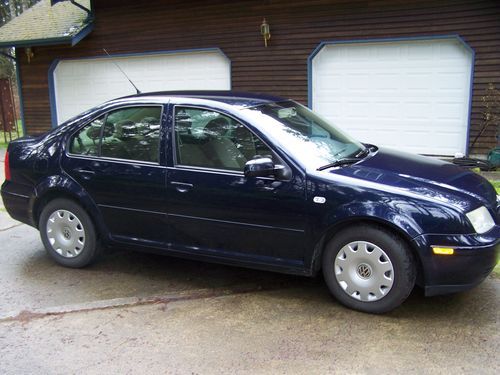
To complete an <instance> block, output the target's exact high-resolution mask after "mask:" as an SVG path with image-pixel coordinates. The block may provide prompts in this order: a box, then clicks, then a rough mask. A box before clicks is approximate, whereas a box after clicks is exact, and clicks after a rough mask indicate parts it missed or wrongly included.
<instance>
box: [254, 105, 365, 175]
mask: <svg viewBox="0 0 500 375" xmlns="http://www.w3.org/2000/svg"><path fill="white" fill-rule="evenodd" d="M249 110H251V111H253V112H254V113H253V115H254V116H253V117H254V118H255V117H257V119H256V120H257V121H258V122H259V124H262V125H267V123H269V126H265V131H266V133H269V135H270V136H272V137H273V139H274V140H275V141H276V142H278V143H280V144H281V145H282V146H283V147H284V148H286V149H288V150H291V151H293V154H294V156H295V157H296V158H297V159H298V161H299V162H301V163H302V164H303V165H304V166H306V167H307V168H314V169H318V168H320V167H322V166H325V165H329V164H331V163H335V162H337V161H339V160H342V159H345V158H354V157H356V156H357V155H358V154H359V153H361V152H362V151H364V150H365V146H363V145H362V144H361V143H360V142H358V141H356V140H355V139H353V138H351V137H350V136H348V135H347V134H345V133H343V132H342V131H340V130H339V129H338V128H336V127H335V126H334V125H332V124H330V123H329V122H327V121H326V120H324V119H322V118H321V117H319V116H318V115H316V114H315V113H314V112H312V111H311V110H310V109H308V108H307V107H304V106H303V105H300V104H298V103H296V102H293V101H285V102H279V103H271V104H265V105H261V106H257V107H252V108H250V109H249ZM255 115H257V116H255Z"/></svg>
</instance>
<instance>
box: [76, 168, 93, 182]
mask: <svg viewBox="0 0 500 375" xmlns="http://www.w3.org/2000/svg"><path fill="white" fill-rule="evenodd" d="M75 172H76V173H78V174H80V175H81V176H82V178H83V179H84V180H89V179H90V178H91V177H92V176H93V175H95V172H94V171H93V170H92V169H90V168H76V169H75Z"/></svg>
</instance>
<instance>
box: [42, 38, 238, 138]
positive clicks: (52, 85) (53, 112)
mask: <svg viewBox="0 0 500 375" xmlns="http://www.w3.org/2000/svg"><path fill="white" fill-rule="evenodd" d="M196 52H212V53H213V52H216V53H218V54H220V55H221V56H222V57H223V58H225V59H226V60H227V62H228V63H229V87H230V88H232V86H233V83H232V65H231V59H230V58H229V57H228V56H227V55H226V54H225V53H224V52H223V51H222V49H220V48H218V47H212V48H191V49H180V50H166V51H146V52H130V53H115V54H113V53H110V54H109V56H110V57H111V58H114V57H117V58H120V57H131V56H154V55H175V54H185V53H196ZM110 57H108V56H107V55H97V56H83V57H76V58H67V59H54V60H53V61H52V63H51V64H50V67H49V71H48V76H49V77H48V80H49V102H50V116H51V121H52V128H56V127H57V126H58V123H57V105H56V92H55V82H54V72H55V70H56V68H57V66H58V65H59V63H60V62H62V61H80V60H97V59H109V58H110ZM125 73H126V72H125ZM123 79H125V77H123Z"/></svg>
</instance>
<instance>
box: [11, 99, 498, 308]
mask: <svg viewBox="0 0 500 375" xmlns="http://www.w3.org/2000/svg"><path fill="white" fill-rule="evenodd" d="M5 169H6V181H5V182H4V184H3V185H2V198H3V200H4V204H5V207H6V209H7V211H8V212H9V214H10V215H11V216H12V217H13V218H14V219H17V220H19V221H22V222H24V223H27V224H29V225H32V226H34V227H36V228H38V229H39V231H40V234H41V238H42V241H43V243H44V245H45V247H46V249H47V252H48V254H49V255H50V256H51V257H52V258H53V259H54V260H55V261H56V262H58V263H60V264H62V265H64V266H68V267H84V266H86V265H88V264H89V263H90V262H92V261H93V260H94V259H95V258H96V257H97V255H98V254H99V252H100V250H101V249H102V248H105V247H106V246H110V245H118V246H122V247H123V246H126V247H135V248H138V249H139V248H140V249H149V250H150V251H155V252H160V253H163V254H169V255H175V256H181V257H188V258H193V259H199V260H206V261H213V262H220V263H225V264H231V265H238V266H246V267H252V268H258V269H264V270H272V271H279V272H285V273H292V274H299V275H305V276H313V275H316V274H317V273H318V272H320V271H322V272H323V275H324V278H325V280H326V283H327V284H328V287H329V288H330V290H331V292H332V294H333V295H334V296H335V297H336V298H337V299H338V300H339V301H340V302H341V303H343V304H345V305H346V306H348V307H350V308H353V309H357V310H361V311H366V312H373V313H382V312H386V311H389V310H391V309H393V308H395V307H397V306H398V305H400V304H401V303H402V302H403V301H404V300H405V299H406V298H407V296H408V295H409V293H410V292H411V290H412V289H413V287H414V285H415V283H417V284H418V285H420V286H422V287H423V288H424V289H425V292H426V294H427V295H435V294H441V293H449V292H457V291H461V290H465V289H468V288H471V287H473V286H474V285H476V284H478V283H480V282H481V281H482V280H483V279H484V278H485V277H486V276H487V275H488V274H489V273H490V272H491V270H492V269H493V267H494V266H495V264H496V262H497V254H498V249H499V247H500V245H499V242H500V240H499V237H500V226H499V217H500V215H499V208H500V204H499V200H498V197H497V195H496V192H495V190H494V188H493V187H492V186H491V184H490V183H488V181H486V180H485V179H483V178H482V177H480V176H478V175H476V174H474V173H471V172H468V171H466V170H463V169H461V168H460V167H457V166H455V165H453V164H450V163H447V162H444V161H440V160H437V159H432V158H427V157H423V156H417V155H412V154H407V153H404V152H400V151H395V150H390V149H384V148H379V147H377V146H375V145H371V144H363V143H360V142H358V141H356V140H354V139H352V138H351V137H349V136H348V135H347V134H345V133H343V132H342V131H341V130H339V129H338V128H336V127H335V126H333V125H331V124H329V123H328V122H326V121H325V120H323V119H321V118H320V117H318V116H317V115H316V114H314V113H313V112H311V111H310V110H309V109H307V108H306V107H304V106H302V105H300V104H298V103H296V102H294V101H291V100H286V99H282V98H277V97H271V96H261V95H259V96H257V95H252V94H239V93H232V92H164V93H154V94H141V95H135V96H131V97H126V98H121V99H117V100H113V101H110V102H107V103H105V104H103V105H101V106H99V107H96V108H94V109H92V110H90V111H88V112H85V113H83V114H81V115H80V116H78V117H75V118H73V119H71V120H69V121H67V122H66V123H64V124H62V125H61V126H59V127H57V128H56V129H54V130H52V131H50V132H49V133H47V134H45V135H43V136H40V137H25V138H22V139H19V140H16V141H13V142H11V143H10V144H9V148H8V153H7V155H6V159H5Z"/></svg>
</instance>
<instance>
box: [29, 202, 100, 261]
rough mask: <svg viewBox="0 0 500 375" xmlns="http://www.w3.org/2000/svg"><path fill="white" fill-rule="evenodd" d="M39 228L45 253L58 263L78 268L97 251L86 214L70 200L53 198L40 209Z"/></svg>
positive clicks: (97, 247) (92, 225) (92, 257)
mask: <svg viewBox="0 0 500 375" xmlns="http://www.w3.org/2000/svg"><path fill="white" fill-rule="evenodd" d="M38 229H39V230H40V236H41V237H42V242H43V244H44V246H45V249H46V250H47V253H48V254H49V255H50V256H51V257H52V258H53V259H54V260H55V261H56V262H57V263H59V264H61V265H63V266H66V267H73V268H81V267H85V266H86V265H88V264H89V263H91V262H92V261H93V260H94V259H95V258H96V257H97V254H98V252H99V243H98V239H97V236H96V231H95V228H94V224H93V223H92V220H91V218H90V216H89V215H88V214H87V212H86V211H85V210H84V209H83V208H82V207H81V206H79V205H78V204H76V203H75V202H73V201H71V200H69V199H62V198H60V199H54V200H52V201H50V202H49V203H48V204H47V205H46V206H45V207H44V208H43V210H42V212H41V214H40V220H39V225H38Z"/></svg>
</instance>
